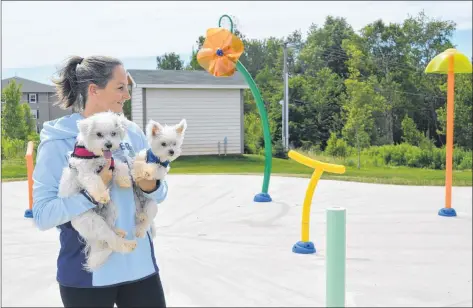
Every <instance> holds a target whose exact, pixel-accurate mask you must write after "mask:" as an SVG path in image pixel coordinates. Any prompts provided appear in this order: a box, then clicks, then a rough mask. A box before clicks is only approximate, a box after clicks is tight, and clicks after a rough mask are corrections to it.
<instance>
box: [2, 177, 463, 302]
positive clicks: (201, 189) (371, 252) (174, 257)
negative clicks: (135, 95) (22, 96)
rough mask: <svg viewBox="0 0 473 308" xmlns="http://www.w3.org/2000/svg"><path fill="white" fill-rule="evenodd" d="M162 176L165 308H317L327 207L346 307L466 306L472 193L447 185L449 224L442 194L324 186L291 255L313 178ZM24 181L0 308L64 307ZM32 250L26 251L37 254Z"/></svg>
mask: <svg viewBox="0 0 473 308" xmlns="http://www.w3.org/2000/svg"><path fill="white" fill-rule="evenodd" d="M261 184H262V177H261V176H219V175H216V176H184V175H171V176H170V177H169V186H170V191H169V196H168V199H167V200H166V202H165V203H163V204H162V205H161V208H160V211H159V213H158V217H157V218H156V222H157V225H158V236H157V238H156V239H155V249H156V255H157V260H158V262H159V266H160V268H161V272H162V276H163V277H162V279H163V283H164V288H165V292H166V297H167V303H168V306H170V307H171V306H180V307H183V306H187V307H189V306H200V307H203V306H206V307H212V306H213V307H217V306H219V307H223V306H240V307H242V306H253V307H257V306H292V307H294V306H312V307H313V306H324V304H325V267H324V264H325V259H324V258H325V208H327V207H330V206H343V207H346V208H347V306H352V307H353V306H358V307H367V306H372V307H373V306H378V307H382V306H384V307H386V306H398V307H400V306H404V307H407V306H411V307H412V306H424V307H445V306H450V307H452V306H458V307H460V306H470V307H471V305H472V283H471V277H472V214H471V213H472V211H471V207H472V192H471V188H468V187H467V188H454V189H453V204H454V207H455V208H456V210H457V211H458V213H459V216H458V217H456V218H444V217H439V216H438V215H437V211H438V209H439V208H440V207H442V206H443V200H444V189H443V188H442V187H405V186H391V185H376V184H361V183H360V184H358V183H349V182H336V181H323V180H322V181H321V182H320V183H319V185H318V187H317V190H316V192H315V195H314V200H313V205H312V212H311V229H310V236H311V240H312V241H313V242H314V243H315V245H316V248H317V250H318V251H317V254H314V255H297V254H294V253H292V252H291V247H292V245H293V244H294V243H295V242H296V241H298V240H299V238H300V220H301V210H302V206H301V205H302V202H303V197H304V194H305V189H306V187H307V184H308V179H301V178H283V177H276V176H275V177H272V178H271V183H270V193H271V196H272V197H273V199H274V200H275V201H274V202H272V203H253V201H252V200H253V196H254V194H255V193H257V192H259V190H260V189H261ZM26 187H27V186H26V182H15V183H3V184H2V191H1V192H2V305H3V306H23V307H25V306H36V307H39V306H49V307H51V306H61V301H60V298H59V292H58V288H57V284H56V282H55V274H56V273H55V271H56V256H57V251H58V247H59V246H58V243H59V240H58V232H57V231H56V230H54V229H53V230H49V231H45V232H40V231H39V230H37V229H35V228H34V227H33V226H32V223H31V220H28V219H25V218H23V212H24V210H25V208H26V207H27V195H26ZM30 249H33V250H34V252H32V251H31V250H30Z"/></svg>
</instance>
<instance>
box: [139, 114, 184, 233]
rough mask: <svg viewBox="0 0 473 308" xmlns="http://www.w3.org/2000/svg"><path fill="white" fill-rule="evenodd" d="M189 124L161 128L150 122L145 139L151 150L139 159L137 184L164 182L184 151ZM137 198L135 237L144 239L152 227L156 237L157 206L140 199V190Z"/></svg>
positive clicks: (182, 122)
mask: <svg viewBox="0 0 473 308" xmlns="http://www.w3.org/2000/svg"><path fill="white" fill-rule="evenodd" d="M186 128H187V122H186V120H185V119H182V120H181V122H179V123H178V124H176V125H170V126H168V125H164V126H163V125H161V124H160V123H158V122H156V121H153V120H150V121H149V122H148V124H147V125H146V137H147V139H148V143H149V145H150V148H149V149H147V150H142V151H140V152H139V153H138V155H137V156H136V158H135V160H134V162H133V166H132V167H131V175H132V177H133V179H134V180H135V182H136V181H140V180H142V179H146V180H163V179H164V177H165V176H166V174H167V173H168V172H169V170H170V168H171V167H170V166H169V164H170V163H171V162H172V161H174V160H176V159H177V158H178V157H179V156H180V155H181V152H182V143H183V142H184V132H185V130H186ZM135 192H136V194H135V196H136V197H135V198H136V202H135V203H136V234H135V235H136V236H137V237H144V236H145V234H146V231H147V230H148V229H149V228H150V227H151V234H152V237H154V236H155V227H154V224H153V221H154V218H155V217H156V214H157V213H158V205H157V204H156V202H155V201H153V200H151V199H149V198H143V197H142V196H140V193H139V190H136V191H135Z"/></svg>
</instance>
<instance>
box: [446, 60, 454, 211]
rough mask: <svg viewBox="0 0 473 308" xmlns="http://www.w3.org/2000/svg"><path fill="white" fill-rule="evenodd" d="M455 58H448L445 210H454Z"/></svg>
mask: <svg viewBox="0 0 473 308" xmlns="http://www.w3.org/2000/svg"><path fill="white" fill-rule="evenodd" d="M454 64H455V58H454V57H453V55H450V57H449V58H448V75H447V149H446V150H447V153H446V160H447V161H446V163H445V208H447V209H450V208H452V177H453V176H452V172H453V171H452V169H453V127H454V125H453V119H454V118H453V111H454V105H453V104H454V103H453V102H454V100H453V99H454V94H455V87H454V84H455V73H454V67H455V66H454Z"/></svg>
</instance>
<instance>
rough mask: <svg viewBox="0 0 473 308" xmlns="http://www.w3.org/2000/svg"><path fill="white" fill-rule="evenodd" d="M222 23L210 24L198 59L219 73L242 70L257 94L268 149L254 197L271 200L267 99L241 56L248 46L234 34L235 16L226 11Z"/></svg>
mask: <svg viewBox="0 0 473 308" xmlns="http://www.w3.org/2000/svg"><path fill="white" fill-rule="evenodd" d="M223 18H227V19H228V20H229V21H230V30H227V29H225V28H221V27H220V25H221V22H222V19H223ZM218 24H219V28H210V29H208V30H207V36H206V38H205V42H204V44H203V46H202V48H201V49H200V50H199V52H198V53H197V61H198V62H199V64H200V66H202V67H203V68H204V69H205V70H206V71H207V72H209V73H210V74H212V75H213V76H215V77H230V76H232V75H233V74H234V73H235V72H236V71H237V70H238V71H240V72H241V74H242V75H243V77H244V78H245V80H246V82H247V83H248V85H249V86H250V90H251V93H252V94H253V97H254V98H255V101H256V106H257V107H258V111H259V114H260V117H261V124H262V126H263V137H264V151H265V166H264V178H263V188H262V192H261V193H259V194H257V195H256V196H255V197H254V201H255V202H271V201H272V200H271V197H270V195H269V194H268V187H269V177H270V174H271V163H272V150H271V135H270V131H269V122H268V116H267V114H266V109H265V106H264V102H263V99H262V98H261V94H260V92H259V90H258V87H257V86H256V84H255V81H254V80H253V78H252V77H251V75H250V73H248V71H247V70H246V68H245V67H244V66H243V64H241V62H240V61H239V60H238V59H239V58H240V56H241V55H242V54H243V51H244V46H243V42H242V41H241V40H240V38H238V37H237V36H236V35H234V34H233V21H232V19H231V18H230V16H228V15H223V16H221V17H220V20H219V23H218Z"/></svg>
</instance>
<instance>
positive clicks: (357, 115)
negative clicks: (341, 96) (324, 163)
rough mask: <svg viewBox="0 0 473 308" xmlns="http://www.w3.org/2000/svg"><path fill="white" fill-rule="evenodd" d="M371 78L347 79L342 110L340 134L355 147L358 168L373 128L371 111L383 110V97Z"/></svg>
mask: <svg viewBox="0 0 473 308" xmlns="http://www.w3.org/2000/svg"><path fill="white" fill-rule="evenodd" d="M374 84H375V82H374V81H373V80H368V81H358V80H353V79H347V80H346V81H345V85H346V87H347V96H346V102H345V104H344V106H343V110H344V112H345V114H346V122H345V126H344V127H343V130H342V134H343V137H344V139H345V140H347V142H348V143H349V144H350V145H351V146H354V147H356V149H357V152H358V168H360V165H361V164H360V156H361V149H363V148H365V147H368V146H370V144H371V137H372V133H373V131H374V130H375V127H374V119H373V112H375V111H383V107H385V99H384V97H383V96H381V95H379V94H377V93H376V92H375V91H374V89H373V88H374V86H373V85H374Z"/></svg>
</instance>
